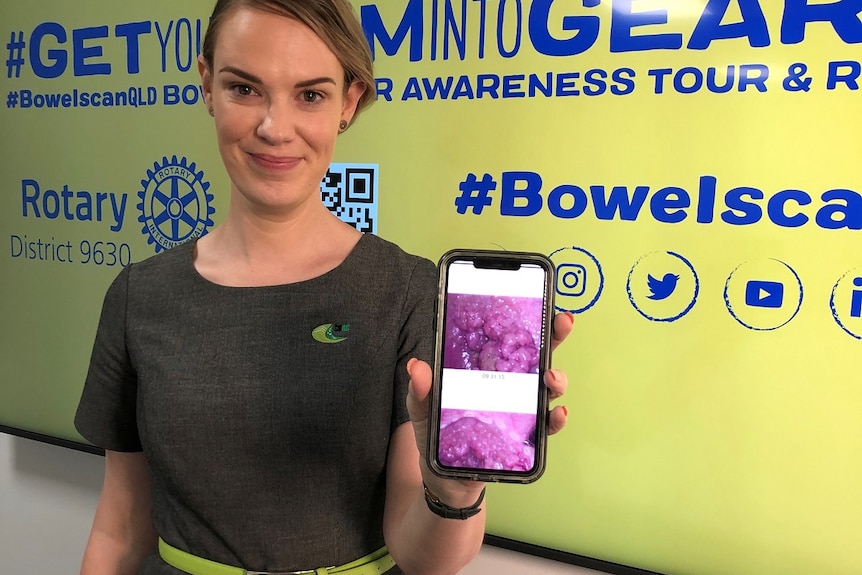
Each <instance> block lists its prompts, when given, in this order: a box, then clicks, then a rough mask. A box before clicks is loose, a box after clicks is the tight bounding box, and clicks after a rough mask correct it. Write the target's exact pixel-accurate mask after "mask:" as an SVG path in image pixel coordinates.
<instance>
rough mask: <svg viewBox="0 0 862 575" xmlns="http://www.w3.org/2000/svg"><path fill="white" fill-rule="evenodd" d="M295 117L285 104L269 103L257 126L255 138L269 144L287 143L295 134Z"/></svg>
mask: <svg viewBox="0 0 862 575" xmlns="http://www.w3.org/2000/svg"><path fill="white" fill-rule="evenodd" d="M295 120H296V117H295V115H294V113H293V111H292V110H291V109H290V106H289V105H288V104H286V103H280V102H275V101H273V102H270V103H269V106H267V107H266V110H265V112H264V115H263V117H262V118H261V119H260V122H259V123H258V126H257V130H256V133H257V136H258V137H259V138H260V139H262V140H264V141H266V142H268V143H270V144H280V143H282V142H286V141H289V140H291V139H292V138H293V136H294V134H295V133H296V126H295Z"/></svg>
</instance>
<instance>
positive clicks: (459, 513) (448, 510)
mask: <svg viewBox="0 0 862 575" xmlns="http://www.w3.org/2000/svg"><path fill="white" fill-rule="evenodd" d="M422 488H423V489H424V490H425V503H427V504H428V509H430V510H431V512H432V513H434V514H435V515H439V516H440V517H443V518H444V519H460V520H462V521H463V520H464V519H469V518H471V517H473V516H474V515H476V514H477V513H479V512H480V511H482V508H481V507H479V505H481V504H482V500H484V499H485V488H484V487H483V488H482V493H480V494H479V499H477V500H476V503H474V504H473V505H471V506H470V507H461V508H460V509H459V508H456V507H449V506H448V505H446V504H445V503H443V502H442V501H440V498H439V497H437V496H436V495H434V493H432V492H431V490H430V489H428V486H427V485H425V483H424V482H423V483H422Z"/></svg>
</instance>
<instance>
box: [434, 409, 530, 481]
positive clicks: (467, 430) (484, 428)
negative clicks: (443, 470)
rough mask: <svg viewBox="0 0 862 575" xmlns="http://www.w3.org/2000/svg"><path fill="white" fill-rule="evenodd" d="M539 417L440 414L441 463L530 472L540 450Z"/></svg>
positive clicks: (470, 412) (453, 411)
mask: <svg viewBox="0 0 862 575" xmlns="http://www.w3.org/2000/svg"><path fill="white" fill-rule="evenodd" d="M535 428H536V417H535V416H534V415H531V414H527V413H501V412H493V411H473V410H463V409H444V410H443V411H442V412H441V414H440V443H439V446H438V453H439V459H440V462H441V463H442V464H443V465H446V466H448V467H466V468H470V469H494V470H507V471H530V470H531V469H532V468H533V465H534V460H535V455H536V448H535V446H534V445H533V435H534V433H535Z"/></svg>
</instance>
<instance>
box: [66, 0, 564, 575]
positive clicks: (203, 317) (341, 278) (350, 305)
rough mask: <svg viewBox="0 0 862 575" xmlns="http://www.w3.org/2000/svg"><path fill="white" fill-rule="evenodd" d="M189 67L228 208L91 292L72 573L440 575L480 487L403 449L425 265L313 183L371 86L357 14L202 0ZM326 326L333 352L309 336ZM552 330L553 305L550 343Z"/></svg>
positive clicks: (416, 381) (423, 316) (341, 5)
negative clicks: (221, 170) (81, 500)
mask: <svg viewBox="0 0 862 575" xmlns="http://www.w3.org/2000/svg"><path fill="white" fill-rule="evenodd" d="M199 69H200V74H201V80H202V86H203V90H204V94H205V99H206V103H207V106H208V108H209V111H210V114H211V115H212V116H213V117H214V119H215V127H216V134H217V139H218V145H219V151H220V153H221V156H222V159H223V161H224V164H225V167H226V169H227V172H228V175H229V176H230V181H231V195H230V208H229V210H228V213H227V216H226V218H225V221H224V222H223V223H222V224H221V225H220V226H219V227H217V228H216V229H215V230H213V231H212V233H210V234H209V235H207V236H204V237H202V238H200V239H199V240H197V241H196V242H190V243H187V244H184V245H182V246H178V247H177V248H174V249H172V250H169V251H167V252H164V253H162V254H160V255H158V256H155V257H153V258H150V259H148V260H146V261H144V262H141V263H139V264H135V265H132V266H129V267H128V268H126V269H125V270H124V271H123V272H122V273H121V274H120V275H119V276H118V278H117V279H116V280H115V282H114V283H113V284H112V286H111V288H110V289H109V291H108V293H107V295H106V297H105V304H104V308H103V311H102V317H101V320H100V323H99V330H98V333H97V336H96V342H95V345H94V350H93V357H92V359H91V365H90V371H89V373H88V376H87V382H86V384H85V388H84V393H83V395H82V398H81V403H80V405H79V408H78V413H77V416H76V425H77V427H78V429H79V431H80V432H81V433H82V435H83V436H84V437H86V438H87V439H89V440H90V441H92V442H93V443H95V444H97V445H100V446H103V447H104V448H105V449H106V466H105V483H104V488H103V492H102V495H101V498H100V502H99V506H98V509H97V511H96V517H95V520H94V524H93V529H92V533H91V535H90V539H89V542H88V544H87V548H86V551H85V554H84V561H83V566H82V573H83V574H98V575H104V574H114V573H139V572H140V573H147V574H166V575H167V574H177V573H183V572H188V573H200V574H201V575H206V574H208V573H237V574H241V573H244V572H245V571H244V569H248V570H258V571H262V572H279V573H281V572H308V573H315V572H316V573H327V572H331V571H327V570H324V569H322V568H324V567H329V566H332V565H335V566H341V567H344V566H345V565H347V566H352V565H356V564H358V565H359V566H358V567H351V568H347V567H344V568H343V569H340V572H342V573H346V574H348V575H350V574H355V575H364V574H365V573H369V574H370V573H383V572H387V573H399V572H401V571H399V569H400V570H403V572H404V573H408V574H410V575H419V574H425V573H428V574H432V573H433V574H434V575H441V574H446V573H456V572H457V571H458V570H459V569H461V567H463V566H464V565H465V564H466V563H467V562H468V561H470V559H471V558H472V557H473V556H474V555H475V554H476V553H477V552H478V550H479V547H480V545H481V542H482V536H483V532H484V512H483V511H479V512H477V513H473V511H472V510H474V509H478V508H479V504H478V502H479V501H480V500H481V495H482V494H483V485H482V484H480V483H475V482H460V481H449V480H443V479H440V478H438V477H436V476H434V475H433V474H432V473H430V472H429V471H428V470H427V468H426V467H425V464H424V456H423V455H420V453H422V452H423V450H424V447H425V438H426V429H425V426H426V425H427V422H426V417H427V397H428V391H429V388H430V380H431V373H430V368H429V366H428V364H427V361H428V360H429V359H430V357H431V354H432V349H431V345H432V344H431V340H432V338H431V333H430V332H431V327H430V318H431V314H432V307H433V298H434V295H435V287H434V276H435V270H434V267H433V264H431V263H430V262H429V261H427V260H424V259H421V258H417V257H415V256H410V255H408V254H405V253H404V252H402V251H401V250H400V249H399V248H397V247H396V246H394V245H393V244H390V243H388V242H385V241H384V240H382V239H380V238H377V237H375V236H371V235H362V234H360V233H359V232H357V231H356V230H354V229H353V228H351V227H350V226H348V225H346V224H344V223H342V222H340V221H339V220H338V219H336V218H335V217H334V216H332V215H331V214H330V213H329V211H328V210H327V209H326V208H325V206H324V205H323V204H322V202H321V200H320V196H319V186H320V181H321V179H322V178H323V175H324V173H325V171H326V169H327V167H328V165H329V163H330V162H331V160H332V155H333V150H334V146H335V141H336V138H337V135H338V133H339V132H342V131H344V130H345V129H346V128H347V127H348V126H349V125H350V124H351V122H352V121H353V120H354V119H355V117H356V114H357V113H359V112H360V111H361V110H362V109H363V108H364V107H366V106H367V105H368V104H369V103H370V102H371V101H372V100H373V93H372V90H371V86H373V74H372V71H371V58H370V53H369V51H368V46H367V43H366V41H365V38H364V36H363V34H362V30H361V27H360V26H359V23H358V22H357V21H356V19H355V16H354V15H353V14H352V11H351V9H350V7H349V5H348V4H347V2H346V0H303V1H299V0H219V1H218V3H217V4H216V7H215V9H214V12H213V16H212V19H211V21H210V27H209V29H208V31H207V35H206V39H205V43H204V49H203V54H202V55H201V58H200V61H199ZM381 263H383V264H384V265H381ZM327 326H335V327H336V328H338V329H340V330H341V331H340V334H341V336H342V337H343V340H341V338H338V339H339V340H340V341H339V343H338V344H337V345H335V344H333V345H330V344H326V343H321V342H320V341H318V340H316V339H315V338H313V337H312V332H313V331H314V330H315V329H316V328H325V327H327ZM571 326H572V319H571V316H570V315H563V316H558V317H557V318H556V320H555V344H556V343H559V341H561V340H562V339H564V338H565V336H566V335H567V334H568V332H569V331H570V330H571ZM546 382H547V384H548V385H549V387H550V388H551V394H552V397H558V396H559V395H561V394H562V393H563V391H564V389H565V386H566V381H565V376H564V374H562V373H559V372H557V371H552V372H550V373H549V374H548V376H547V377H546ZM405 396H406V401H405ZM564 424H565V410H564V408H555V409H554V410H553V412H552V414H551V432H555V431H557V430H559V429H560V428H561V427H562V426H563V425H564ZM423 482H424V484H425V487H423ZM429 498H430V499H432V500H433V501H439V502H441V503H442V504H443V505H445V506H448V507H449V508H455V509H467V510H469V511H468V512H467V513H465V514H466V515H471V517H470V518H469V519H465V520H458V519H448V518H444V517H442V516H441V515H440V514H439V506H438V512H436V513H435V512H434V511H432V507H434V506H433V505H429V503H428V501H429ZM384 545H386V546H387V547H388V554H387V549H386V548H384ZM389 554H391V557H390V555H389ZM393 562H394V563H397V566H396V567H393V566H392V565H393ZM231 566H233V567H234V569H232V568H231ZM237 566H241V567H237ZM336 571H339V569H336Z"/></svg>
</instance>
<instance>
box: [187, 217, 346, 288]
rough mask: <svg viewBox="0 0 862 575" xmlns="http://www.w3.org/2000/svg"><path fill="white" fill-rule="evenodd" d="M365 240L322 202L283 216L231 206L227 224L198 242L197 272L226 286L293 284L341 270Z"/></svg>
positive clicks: (226, 220)
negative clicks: (361, 241)
mask: <svg viewBox="0 0 862 575" xmlns="http://www.w3.org/2000/svg"><path fill="white" fill-rule="evenodd" d="M300 212H301V213H300ZM360 237H361V234H360V233H359V232H358V231H356V230H355V229H354V228H352V227H350V226H349V225H347V224H345V223H343V222H341V221H340V220H338V218H336V217H335V216H334V215H332V214H331V213H330V212H329V210H327V209H326V207H325V206H324V205H323V204H322V203H320V202H310V203H309V204H308V205H307V206H302V207H299V208H297V209H295V210H293V211H291V212H290V213H284V214H275V213H265V214H262V213H259V212H258V213H255V212H252V211H249V210H241V209H235V206H233V205H231V209H230V210H229V211H228V215H227V218H226V219H225V221H224V223H223V224H222V225H220V226H219V227H218V228H216V229H215V230H213V232H212V233H210V234H208V235H207V236H204V237H203V238H201V240H200V241H199V242H198V250H197V251H198V253H197V256H196V260H195V267H196V268H197V269H198V271H199V272H200V273H201V274H202V275H203V276H204V277H206V278H208V279H210V280H212V281H214V282H215V283H220V284H223V285H237V286H254V285H278V284H285V283H294V282H297V281H302V280H306V279H310V278H313V277H317V276H319V275H322V274H324V273H326V272H328V271H330V270H332V269H333V268H335V267H337V266H338V265H339V264H340V263H341V262H343V261H344V259H345V258H346V257H347V256H348V255H349V254H350V252H351V251H352V250H353V247H354V246H355V245H356V242H357V241H359V238H360Z"/></svg>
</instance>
